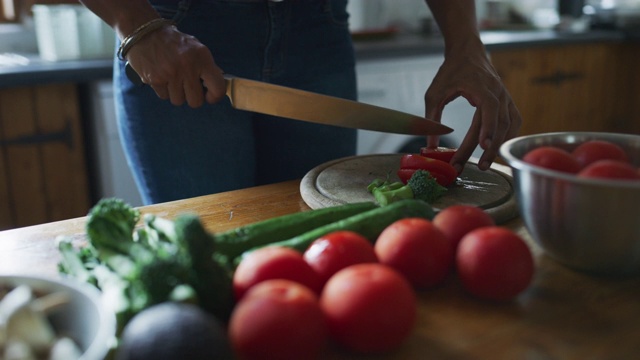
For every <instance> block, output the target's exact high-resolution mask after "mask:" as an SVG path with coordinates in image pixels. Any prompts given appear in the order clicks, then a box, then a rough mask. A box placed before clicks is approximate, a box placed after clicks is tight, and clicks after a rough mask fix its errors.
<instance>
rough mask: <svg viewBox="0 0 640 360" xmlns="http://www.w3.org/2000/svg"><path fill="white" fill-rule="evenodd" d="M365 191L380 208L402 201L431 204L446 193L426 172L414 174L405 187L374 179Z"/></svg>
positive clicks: (396, 183) (397, 182)
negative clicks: (412, 200) (415, 200)
mask: <svg viewBox="0 0 640 360" xmlns="http://www.w3.org/2000/svg"><path fill="white" fill-rule="evenodd" d="M367 189H368V191H369V192H370V193H371V194H373V196H374V197H375V199H376V202H378V204H380V205H381V206H384V205H388V204H391V203H393V202H396V201H398V200H403V199H418V200H422V201H425V202H428V203H430V204H431V203H433V202H434V201H436V200H437V199H439V198H440V197H441V196H442V195H444V193H445V192H446V191H447V188H445V187H444V186H442V185H440V184H438V182H437V181H436V179H435V178H434V177H433V176H431V174H430V173H429V172H428V171H427V170H417V171H416V172H414V173H413V175H412V176H411V178H410V179H409V181H408V182H407V184H406V185H405V184H403V183H401V182H399V181H396V182H390V181H389V180H386V181H382V180H380V179H376V180H374V181H373V182H371V183H370V184H369V186H368V187H367Z"/></svg>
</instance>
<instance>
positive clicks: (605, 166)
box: [578, 160, 640, 180]
mask: <svg viewBox="0 0 640 360" xmlns="http://www.w3.org/2000/svg"><path fill="white" fill-rule="evenodd" d="M578 176H579V177H583V178H596V179H617V180H640V176H638V171H637V170H636V168H635V167H633V166H632V165H631V164H629V163H627V162H623V161H618V160H598V161H596V162H594V163H593V164H591V165H588V166H587V167H586V168H584V169H582V171H580V172H579V173H578Z"/></svg>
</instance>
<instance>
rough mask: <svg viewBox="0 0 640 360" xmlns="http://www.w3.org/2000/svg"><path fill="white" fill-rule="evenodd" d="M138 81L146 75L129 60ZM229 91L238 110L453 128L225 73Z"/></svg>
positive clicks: (361, 125)
mask: <svg viewBox="0 0 640 360" xmlns="http://www.w3.org/2000/svg"><path fill="white" fill-rule="evenodd" d="M125 71H126V75H127V77H128V78H129V80H131V81H132V82H133V83H134V84H136V85H142V84H143V82H142V79H141V78H140V76H139V75H138V74H137V73H136V72H135V70H133V68H132V67H131V65H129V63H127V64H126V68H125ZM225 80H226V82H227V89H226V95H227V97H228V98H229V100H230V102H231V106H233V107H234V108H235V109H238V110H244V111H252V112H257V113H261V114H267V115H273V116H279V117H284V118H288V119H294V120H302V121H308V122H313V123H318V124H324V125H332V126H339V127H346V128H354V129H363V130H372V131H379V132H386V133H395V134H407V135H423V136H426V135H444V134H448V133H450V132H452V131H453V129H451V128H450V127H448V126H446V125H443V124H441V123H439V122H436V121H433V120H429V119H426V118H423V117H420V116H416V115H412V114H408V113H405V112H401V111H397V110H393V109H387V108H383V107H380V106H375V105H370V104H365V103H361V102H357V101H352V100H346V99H341V98H338V97H333V96H328V95H323V94H317V93H313V92H309V91H304V90H298V89H293V88H290V87H286V86H281V85H274V84H269V83H265V82H261V81H256V80H249V79H245V78H240V77H235V76H231V75H225Z"/></svg>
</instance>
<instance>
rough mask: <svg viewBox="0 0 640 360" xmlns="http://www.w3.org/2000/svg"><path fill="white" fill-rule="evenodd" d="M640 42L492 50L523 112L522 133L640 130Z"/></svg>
mask: <svg viewBox="0 0 640 360" xmlns="http://www.w3.org/2000/svg"><path fill="white" fill-rule="evenodd" d="M638 55H640V46H639V45H637V44H633V43H617V42H613V43H612V42H607V43H587V44H573V45H566V44H565V45H562V46H552V45H548V46H543V47H530V48H524V49H523V48H520V49H505V50H496V51H492V52H491V58H492V61H493V64H494V66H495V67H496V69H497V71H498V73H499V75H500V77H501V78H502V79H503V81H504V83H505V85H506V87H507V89H508V90H509V92H510V93H511V96H512V98H513V99H514V101H515V103H516V105H517V106H518V108H519V110H520V113H521V114H522V117H523V121H524V122H523V125H522V128H521V131H520V134H521V135H527V134H535V133H543V132H553V131H609V132H623V133H636V134H638V133H640V110H638V108H639V107H640V97H639V95H638V94H640V93H639V92H638V90H639V89H638V86H639V84H640V75H639V74H638V72H637V68H636V66H635V62H636V59H637V58H638Z"/></svg>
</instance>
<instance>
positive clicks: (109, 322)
mask: <svg viewBox="0 0 640 360" xmlns="http://www.w3.org/2000/svg"><path fill="white" fill-rule="evenodd" d="M0 284H2V285H3V286H8V287H16V286H18V285H27V286H29V287H31V288H32V289H33V290H34V291H36V292H38V293H41V294H47V293H52V292H58V291H62V292H64V293H66V294H68V295H69V298H70V301H69V302H68V303H66V304H64V305H63V306H62V307H61V308H60V309H57V310H56V311H55V313H54V314H52V315H51V316H50V320H51V323H52V325H53V328H54V329H55V330H56V331H57V332H60V333H64V334H65V335H67V336H69V337H71V338H72V339H73V340H74V341H75V342H76V343H77V345H78V346H79V348H80V350H81V351H82V357H81V359H82V360H103V359H104V358H105V357H106V356H107V354H108V353H109V350H110V348H111V346H112V345H113V342H114V339H115V332H116V319H115V315H114V314H113V313H111V312H110V311H109V310H108V307H106V306H103V304H102V299H101V296H100V292H99V291H98V290H97V289H96V288H95V287H93V286H91V285H90V284H85V283H80V282H79V281H77V280H74V279H66V278H65V279H52V278H41V277H33V276H0Z"/></svg>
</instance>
